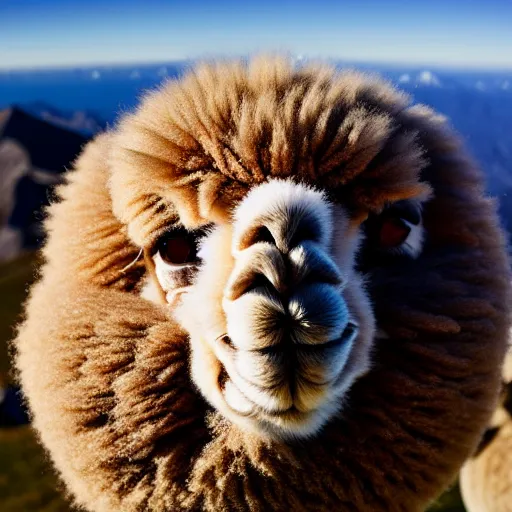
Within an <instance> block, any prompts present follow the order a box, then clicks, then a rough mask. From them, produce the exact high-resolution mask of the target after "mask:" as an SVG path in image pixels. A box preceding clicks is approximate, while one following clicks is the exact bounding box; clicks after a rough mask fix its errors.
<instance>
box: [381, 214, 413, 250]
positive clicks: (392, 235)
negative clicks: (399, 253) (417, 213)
mask: <svg viewBox="0 0 512 512" xmlns="http://www.w3.org/2000/svg"><path fill="white" fill-rule="evenodd" d="M410 232H411V227H410V225H409V224H408V223H407V222H406V221H405V220H404V219H402V218H400V217H389V218H386V219H383V221H382V223H381V225H380V231H379V246H380V247H382V248H383V249H394V248H396V247H400V246H401V245H402V244H403V243H404V242H405V241H406V240H407V237H408V236H409V233H410Z"/></svg>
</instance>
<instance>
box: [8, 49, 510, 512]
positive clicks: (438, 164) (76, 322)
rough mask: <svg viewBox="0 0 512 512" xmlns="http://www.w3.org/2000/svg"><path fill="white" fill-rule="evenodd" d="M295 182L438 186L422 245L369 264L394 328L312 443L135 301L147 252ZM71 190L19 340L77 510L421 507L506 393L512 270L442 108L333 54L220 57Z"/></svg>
mask: <svg viewBox="0 0 512 512" xmlns="http://www.w3.org/2000/svg"><path fill="white" fill-rule="evenodd" d="M287 177H292V178H293V179H295V180H299V181H301V182H305V183H314V184H315V185H316V186H317V187H320V188H321V189H322V190H324V191H325V192H326V194H327V195H328V196H329V198H330V199H331V200H332V201H333V202H334V203H337V204H340V205H343V207H344V208H345V210H346V212H348V213H347V215H349V216H350V218H351V219H352V222H355V221H356V219H357V221H358V222H361V220H364V218H365V217H366V216H368V215H369V214H376V215H378V214H379V213H380V212H381V211H382V209H383V208H385V207H386V206H387V205H388V204H390V203H393V202H395V201H399V200H408V199H410V198H418V197H422V198H426V197H427V196H429V195H430V197H431V199H430V200H428V201H427V202H426V203H425V205H424V209H423V222H424V227H425V231H426V233H427V234H428V238H427V241H426V243H425V246H424V248H423V251H422V253H421V255H420V256H419V257H418V258H416V259H410V260H406V261H404V260H400V263H396V264H392V263H391V264H390V263H389V262H384V261H379V259H378V258H377V259H374V260H373V261H372V266H371V272H369V273H368V275H367V276H366V277H365V279H366V290H367V293H368V295H369V298H370V300H371V303H372V304H373V312H374V315H375V319H376V322H377V325H378V326H379V328H381V329H383V330H384V331H385V332H386V334H387V337H386V338H385V339H376V340H375V342H374V347H373V355H372V365H371V368H370V370H369V371H368V372H367V373H366V374H365V375H363V376H362V377H360V378H359V379H358V380H356V381H355V383H354V384H353V386H352V388H351V389H350V393H349V396H348V400H347V404H346V406H345V407H344V408H343V410H342V411H341V413H340V414H336V415H334V416H333V417H332V418H331V420H330V421H329V422H328V423H327V424H326V425H325V427H324V428H323V429H322V430H321V431H320V432H319V433H318V434H317V435H316V436H314V437H312V438H308V439H304V440H301V441H299V442H296V441H288V440H280V439H276V438H268V437H265V436H260V435H258V434H257V433H255V432H252V431H248V430H245V429H244V428H243V427H241V426H240V425H239V424H237V423H236V422H233V421H231V420H230V419H228V418H226V417H225V415H223V414H222V413H221V412H219V411H218V410H216V408H215V407H212V406H211V405H210V404H208V403H207V402H206V401H205V400H204V399H203V397H202V394H201V392H200V390H199V389H198V388H197V386H196V385H195V383H194V382H193V380H192V378H191V373H190V364H191V351H190V343H189V333H187V332H186V331H185V330H184V329H183V327H182V326H180V325H178V323H177V321H176V320H175V319H174V318H173V317H172V315H170V314H169V310H168V308H167V307H166V306H165V305H158V304H154V303H152V302H150V301H147V300H145V299H143V298H141V296H140V293H141V289H142V287H143V281H144V279H146V278H147V274H148V271H149V270H151V269H149V268H146V263H145V260H144V258H139V259H137V256H138V255H139V252H140V250H141V249H144V250H146V251H147V250H148V248H149V247H151V246H152V245H153V244H154V243H155V241H156V240H157V239H158V238H159V237H160V236H161V235H162V233H164V232H165V231H166V230H168V229H169V226H173V225H175V224H177V223H181V224H183V225H185V226H186V227H187V228H193V227H194V226H201V225H204V224H206V223H211V222H213V223H219V224H221V225H222V224H223V223H224V224H226V223H228V222H229V219H230V218H231V213H232V211H233V209H234V208H235V207H236V205H237V204H239V203H240V201H241V200H242V199H243V198H244V197H245V196H246V195H247V193H248V191H249V190H250V189H252V188H254V187H255V186H256V185H258V184H261V183H263V182H265V181H267V180H268V179H270V178H287ZM58 195H59V196H60V198H61V201H60V202H58V203H57V204H54V205H52V206H51V208H50V209H49V217H48V219H47V221H46V229H47V232H48V235H49V236H48V242H47V244H46V246H45V248H44V251H43V252H44V257H45V264H44V266H43V267H42V270H41V278H40V280H39V282H38V283H37V284H36V285H35V286H34V287H33V289H32V291H31V294H30V298H29V300H28V302H27V305H26V320H25V321H24V322H23V324H22V325H21V326H20V329H19V333H18V337H17V339H16V340H15V349H16V364H17V368H18V373H19V379H20V381H21V384H22V386H23V389H24V392H25V394H26V396H27V399H28V404H29V406H30V410H31V412H32V417H33V422H34V427H35V429H36V430H37V432H38V434H39V436H40V439H41V442H42V443H43V445H44V446H45V447H46V448H47V450H48V452H49V454H50V456H51V459H52V461H53V463H54V465H55V467H56V468H57V470H58V472H59V474H60V476H61V478H62V479H63V481H64V482H65V483H66V485H67V488H68V489H69V491H70V492H71V494H72V495H73V497H74V499H75V501H76V503H77V504H79V505H81V506H83V507H84V508H86V509H87V510H91V511H113V510H123V511H141V510H154V511H172V512H176V511H179V510H190V511H196V510H197V511H199V510H207V511H221V510H225V511H232V510H233V511H234V510H238V511H242V510H247V511H249V510H250V511H269V510H274V511H283V510H294V511H329V510H340V511H341V510H343V511H355V510H358V511H360V510H361V511H380V510H382V511H407V512H411V511H420V510H423V509H424V508H425V507H426V506H427V505H428V503H429V502H430V501H431V500H433V499H434V498H435V497H436V496H437V495H438V494H439V493H441V492H442V490H443V489H444V488H445V487H446V486H447V485H449V484H450V483H451V481H452V479H453V478H454V477H455V475H456V473H457V471H458V469H459V467H460V466H461V464H462V463H463V461H464V460H465V459H466V457H468V455H469V454H471V453H472V452H473V451H474V449H475V447H476V445H477V443H478V441H479V438H480V436H481V434H482V432H483V430H484V428H485V426H486V424H487V422H488V420H489V417H490V415H491V414H492V412H493V410H494V406H495V404H496V401H497V397H498V391H499V384H500V364H501V361H502V359H503V357H504V351H505V345H506V338H507V329H508V327H509V315H508V304H509V299H510V296H509V294H510V288H509V287H510V285H509V279H508V261H507V256H506V250H505V241H504V237H503V233H502V231H501V229H500V228H499V225H498V218H497V214H496V207H495V204H494V202H493V201H492V200H490V199H488V198H486V197H485V195H484V189H483V185H482V178H481V173H480V172H479V171H478V170H477V169H476V168H475V165H474V164H473V162H472V161H471V160H470V159H469V158H468V157H467V155H466V153H465V151H464V149H463V148H462V146H461V144H460V142H459V141H458V139H457V138H456V137H455V136H454V135H453V134H452V132H451V130H450V129H449V127H448V126H447V125H446V124H445V122H444V120H443V119H442V118H440V117H439V116H436V115H435V114H434V113H433V112H431V111H430V110H429V109H427V108H425V107H422V106H411V105H410V100H409V98H407V97H406V96H404V95H403V94H400V93H398V92H396V91H395V90H393V88H392V87H391V86H389V85H388V84H386V83H383V82H382V81H380V80H378V79H376V78H372V77H368V76H365V75H360V74H357V73H354V72H345V73H337V72H335V71H334V70H333V69H331V68H329V67H327V66H323V65H313V66H307V67H303V68H300V69H294V68H293V66H291V65H290V64H289V63H288V62H287V61H285V60H281V59H274V58H261V59H256V60H255V61H253V62H251V63H249V64H248V65H245V64H242V63H239V62H234V63H233V62H227V63H213V64H205V65H201V66H199V67H198V68H196V69H195V70H193V71H191V72H189V73H188V74H187V75H186V76H185V77H183V78H182V79H180V80H178V81H173V82H169V83H168V84H166V85H165V86H164V87H163V88H162V89H161V90H159V91H157V92H155V93H152V94H150V95H149V96H148V97H146V98H145V99H144V101H143V102H142V104H141V106H140V107H139V108H138V109H137V111H136V112H135V113H133V114H131V115H128V116H127V117H125V118H124V119H122V120H121V122H120V123H119V126H117V127H116V128H115V129H114V130H112V131H111V132H110V133H108V134H104V135H100V136H99V137H97V139H96V140H95V141H94V142H92V143H91V144H89V145H88V146H87V147H86V148H85V150H84V152H83V154H82V155H81V156H80V158H79V159H78V160H77V162H76V163H75V165H74V170H73V171H71V172H70V173H69V174H68V183H67V184H65V185H63V186H61V187H60V188H59V189H58ZM134 261H136V263H135V264H134V265H131V266H130V263H132V262H134ZM215 364H217V363H216V361H214V360H212V365H215Z"/></svg>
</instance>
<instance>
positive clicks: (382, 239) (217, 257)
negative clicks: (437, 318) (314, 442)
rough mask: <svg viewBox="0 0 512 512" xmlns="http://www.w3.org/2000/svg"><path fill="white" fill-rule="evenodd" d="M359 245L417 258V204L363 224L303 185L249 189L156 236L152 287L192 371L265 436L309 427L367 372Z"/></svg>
mask: <svg viewBox="0 0 512 512" xmlns="http://www.w3.org/2000/svg"><path fill="white" fill-rule="evenodd" d="M361 242H363V243H364V244H365V245H366V247H365V250H366V251H367V252H369V251H373V252H374V254H375V255H377V254H378V253H381V256H382V257H385V256H386V255H387V256H388V257H391V256H392V255H393V254H395V255H396V258H397V260H398V259H399V258H400V256H402V257H404V258H415V257H417V256H418V254H419V252H420V251H421V242H422V227H421V212H420V202H419V201H417V200H413V199H411V200H408V201H401V202H398V203H396V204H390V205H389V206H388V207H387V208H386V210H385V212H383V213H382V214H381V215H380V216H379V218H378V219H374V220H373V222H372V220H367V221H366V225H365V226H361V221H360V219H358V218H357V217H356V218H354V217H353V216H351V214H350V212H349V211H348V210H347V209H346V208H345V207H344V206H343V204H342V203H336V202H331V201H329V200H328V199H327V197H326V194H325V193H324V192H323V191H321V190H315V189H313V188H311V187H309V186H308V185H305V184H302V183H294V182H292V181H284V180H279V179H278V180H275V179H274V180H272V179H271V180H269V181H267V182H265V183H263V184H261V185H257V186H255V187H253V188H252V189H251V190H250V191H249V193H248V194H247V196H246V197H245V198H244V199H243V200H242V201H241V202H240V203H239V204H238V205H237V206H236V208H234V212H233V215H232V217H231V218H230V219H229V220H228V221H226V222H221V223H219V224H217V225H216V224H215V223H212V224H207V225H206V226H200V227H198V228H194V227H191V228H190V229H187V228H186V227H184V226H182V225H181V224H180V225H179V226H177V227H174V228H171V229H170V230H169V231H168V232H166V233H164V234H163V235H162V236H161V237H159V238H158V240H157V241H156V243H155V244H154V246H153V247H152V249H151V250H150V256H151V258H152V265H151V264H150V265H151V266H153V268H154V273H153V274H152V275H151V277H150V281H149V283H148V287H147V288H146V289H145V293H146V294H147V293H148V292H149V291H150V289H151V287H153V288H154V287H155V286H156V287H157V289H160V293H161V294H162V295H163V297H164V300H165V302H166V303H168V304H169V305H170V307H171V308H174V315H175V317H176V318H177V319H178V320H179V321H180V323H181V324H182V325H183V327H184V328H185V329H186V331H188V332H189V333H190V341H191V344H192V376H193V379H194V381H195V383H196V384H197V386H198V388H199V389H200V390H201V392H202V393H203V394H204V396H205V397H206V398H207V399H208V400H209V401H210V403H211V404H212V405H213V406H214V407H216V408H217V409H218V410H219V411H221V412H222V413H223V414H225V415H226V416H227V417H228V418H230V419H232V420H233V421H234V422H237V423H239V424H242V425H244V426H246V427H248V428H253V429H257V430H258V431H260V432H264V433H267V434H270V435H273V436H308V435H311V434H314V433H315V432H317V431H318V429H319V428H320V427H321V426H323V424H324V423H325V422H326V421H327V420H329V419H330V417H331V416H332V415H333V414H335V413H337V412H339V411H340V409H341V408H342V406H343V402H344V398H345V396H346V394H347V392H348V391H349V389H350V387H351V385H352V383H353V382H354V381H355V379H357V377H359V376H360V375H362V374H363V373H365V371H366V370H367V368H368V365H369V356H370V348H371V346H372V343H373V340H374V339H375V336H376V325H375V318H374V315H373V312H372V307H371V304H370V301H369V298H368V296H367V293H366V291H365V286H364V285H365V283H364V280H363V277H362V274H361V270H363V269H364V267H365V265H364V261H362V254H361V252H362V251H361V250H360V249H361V245H362V244H361Z"/></svg>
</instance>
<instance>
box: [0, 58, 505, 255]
mask: <svg viewBox="0 0 512 512" xmlns="http://www.w3.org/2000/svg"><path fill="white" fill-rule="evenodd" d="M297 60H298V61H305V59H302V58H301V57H300V56H299V57H297ZM190 64H191V62H174V63H163V64H158V65H149V66H148V65H146V66H137V67H134V66H130V67H128V66H122V67H98V68H79V69H65V70H62V69H61V70H41V71H11V72H6V71H3V72H0V109H2V108H4V110H2V111H0V174H1V175H2V179H1V183H2V185H1V190H0V260H1V259H2V252H3V254H4V256H5V255H12V253H16V252H17V251H18V250H14V249H13V250H6V249H5V247H9V246H10V247H18V248H19V247H32V246H33V245H34V244H35V245H37V244H38V243H40V234H38V233H39V232H38V229H37V225H38V219H40V218H41V213H40V211H41V206H42V205H44V204H46V203H47V199H45V198H46V196H47V195H48V194H49V191H50V190H51V187H52V186H53V185H54V184H55V183H57V182H59V181H60V179H61V177H62V173H63V172H64V170H65V168H66V166H68V165H69V163H70V162H71V161H72V160H73V159H74V157H75V156H76V154H77V153H78V152H79V151H80V148H81V147H82V146H83V144H84V143H85V142H86V141H87V140H88V139H89V138H90V137H92V136H93V135H94V134H95V133H97V132H99V131H102V130H104V129H105V128H108V127H109V126H112V125H114V124H115V123H116V120H117V119H118V117H119V116H120V115H123V114H124V113H125V112H128V111H130V110H131V109H133V108H134V106H135V105H136V104H137V102H138V101H139V99H140V96H141V94H142V93H143V92H144V91H147V90H151V89H154V88H156V87H157V86H158V85H159V84H160V83H161V82H162V81H163V80H166V79H168V78H173V77H176V76H179V75H180V74H182V73H183V72H184V71H185V70H186V69H187V67H189V66H190ZM334 65H336V66H337V67H338V68H347V67H348V68H357V69H360V70H362V71H364V72H370V73H378V74H380V75H381V76H383V77H384V78H386V79H387V80H389V81H391V82H392V83H394V84H396V85H397V86H398V87H399V88H400V89H402V90H403V91H405V92H407V93H408V94H410V95H411V96H412V98H413V100H414V101H415V102H417V103H424V104H427V105H429V106H431V107H432V108H434V109H435V110H437V111H438V112H440V113H441V114H443V115H444V116H446V117H447V118H448V121H449V122H450V124H451V125H452V126H453V127H454V128H455V129H456V130H457V131H458V132H459V133H460V134H461V136H462V138H463V139H464V141H465V143H466V145H467V147H468V148H469V151H470V153H472V155H473V156H474V157H475V158H476V160H477V161H478V163H479V164H480V166H481V167H482V168H483V169H484V171H485V175H486V179H487V189H488V191H489V193H490V194H491V195H493V196H496V197H498V199H499V201H500V213H501V218H502V221H503V223H504V225H505V227H506V228H507V229H508V231H509V232H510V233H512V130H511V129H510V125H511V121H512V71H502V72H498V71H497V72H479V71H471V72H469V71H466V72H462V71H450V70H445V69H425V68H413V67H409V68H399V67H385V66H371V65H362V64H361V65H357V64H356V65H354V64H353V63H343V62H334ZM6 120H7V121H6ZM13 123H14V124H13ZM9 126H10V128H9V129H8V130H7V128H6V127H9ZM13 126H17V128H16V134H15V136H14V137H13V135H12V134H13ZM30 134H37V136H36V135H33V136H32V135H30ZM37 140H40V141H44V142H42V143H40V144H39V145H37V144H36V146H34V144H35V143H36V142H37ZM27 141H28V142H27ZM27 144H28V145H27ZM44 153H46V154H47V158H50V157H52V158H53V160H54V161H52V162H48V161H47V162H43V163H42V162H41V158H43V155H44ZM6 162H9V163H6ZM7 166H9V169H10V170H9V171H6V168H7ZM13 169H14V170H13ZM29 182H30V186H28V183H29ZM36 185H37V186H36ZM23 187H27V188H26V189H25V188H23ZM36 189H37V190H38V191H37V192H36ZM8 190H12V191H16V192H13V193H14V194H15V195H14V196H13V195H12V194H11V193H9V192H8ZM16 194H17V195H16ZM6 197H7V199H6ZM9 205H10V206H9ZM7 211H9V212H10V213H9V214H7V213H6V212H7ZM2 212H3V213H2ZM2 219H4V220H3V221H2ZM6 219H10V220H6ZM13 219H14V220H13ZM20 219H25V220H23V221H22V220H20ZM13 223H14V224H13ZM29 226H31V227H29ZM21 232H23V233H24V234H23V235H20V233H21ZM2 233H3V234H2ZM6 233H7V235H6ZM2 237H3V238H2ZM14 239H16V240H17V241H18V242H17V245H16V244H15V243H14V242H13V240H14ZM2 240H3V242H2ZM2 247H3V249H2Z"/></svg>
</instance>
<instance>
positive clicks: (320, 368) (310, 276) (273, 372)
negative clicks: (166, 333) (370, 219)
mask: <svg viewBox="0 0 512 512" xmlns="http://www.w3.org/2000/svg"><path fill="white" fill-rule="evenodd" d="M331 222H332V220H331V212H330V208H329V204H328V203H327V201H326V200H325V198H324V197H323V195H322V194H321V193H319V192H316V191H313V190H311V189H308V188H305V187H303V186H301V185H295V184H290V183H283V182H278V184H274V186H266V187H265V186H262V187H261V189H260V190H256V191H255V192H254V193H253V194H252V195H250V196H249V198H248V200H246V202H243V203H242V205H241V206H240V208H239V209H238V211H237V212H236V223H235V230H234V231H235V236H234V242H233V255H234V257H235V267H234V269H233V271H232V274H231V276H230V279H229V282H228V284H227V287H226V289H225V295H224V301H223V307H224V311H225V313H226V319H227V330H228V335H229V338H230V340H231V344H232V348H233V349H234V350H235V351H236V355H235V356H234V358H233V363H232V364H233V365H234V367H233V368H232V370H233V372H229V370H228V372H229V373H233V374H234V375H243V377H244V379H245V380H246V381H247V382H248V383H250V384H247V382H246V384H245V385H244V384H243V383H242V382H238V384H239V385H241V386H244V389H245V392H246V394H247V396H248V397H249V398H250V399H251V400H252V401H254V402H255V403H256V404H257V405H258V406H260V407H263V408H265V409H266V410H273V411H277V410H282V409H287V408H289V407H292V406H294V407H296V408H297V409H299V410H301V411H307V410H311V409H313V408H315V407H316V406H318V404H319V402H321V401H322V400H323V399H324V398H325V386H326V385H328V384H329V383H330V382H332V381H333V380H335V379H336V378H337V377H338V376H339V373H340V372H341V370H342V368H343V367H344V365H345V363H346V361H347V358H348V354H349V352H350V348H351V343H352V341H353V340H354V338H355V336H356V334H357V326H356V325H355V323H354V322H353V321H352V320H351V315H350V312H349V309H348V307H347V303H346V302H345V300H344V298H343V295H342V293H341V292H342V287H343V275H342V272H340V270H339V269H338V267H337V265H336V264H335V263H334V262H333V261H332V259H331V257H330V255H329V250H330V242H331V240H330V238H331V229H332V228H331ZM230 364H231V363H230ZM262 390H266V391H264V392H262Z"/></svg>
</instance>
